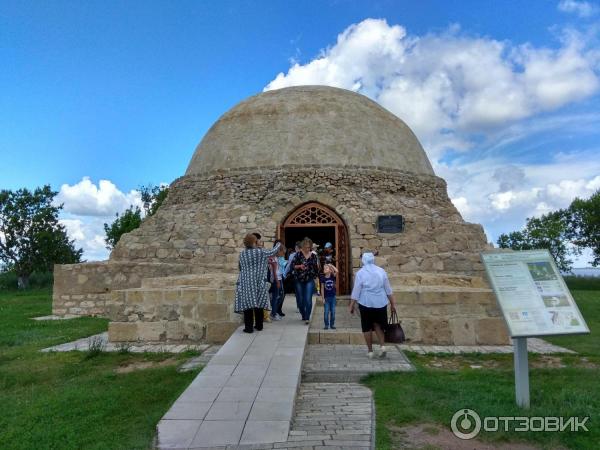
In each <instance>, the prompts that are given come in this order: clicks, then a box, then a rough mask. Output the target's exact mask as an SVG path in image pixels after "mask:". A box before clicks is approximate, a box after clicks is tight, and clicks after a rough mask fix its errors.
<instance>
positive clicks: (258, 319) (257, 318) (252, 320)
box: [244, 308, 263, 332]
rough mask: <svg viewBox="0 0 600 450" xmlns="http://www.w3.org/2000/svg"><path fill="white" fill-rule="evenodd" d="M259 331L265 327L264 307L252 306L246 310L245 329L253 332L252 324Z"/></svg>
mask: <svg viewBox="0 0 600 450" xmlns="http://www.w3.org/2000/svg"><path fill="white" fill-rule="evenodd" d="M253 324H254V328H256V329H257V330H258V331H260V330H262V329H263V309H262V308H251V309H245V310H244V329H245V330H246V331H248V332H252V331H253V330H252V325H253Z"/></svg>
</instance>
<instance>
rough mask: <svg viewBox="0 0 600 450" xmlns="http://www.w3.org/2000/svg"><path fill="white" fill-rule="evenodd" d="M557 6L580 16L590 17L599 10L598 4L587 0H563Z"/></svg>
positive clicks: (561, 9)
mask: <svg viewBox="0 0 600 450" xmlns="http://www.w3.org/2000/svg"><path fill="white" fill-rule="evenodd" d="M557 7H558V10H559V11H562V12H565V13H573V14H577V15H578V16H579V17H590V16H593V15H594V14H596V13H597V12H598V6H596V5H594V4H592V3H590V2H586V1H577V0H561V1H560V2H559V3H558V6H557Z"/></svg>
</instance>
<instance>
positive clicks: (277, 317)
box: [271, 314, 281, 320]
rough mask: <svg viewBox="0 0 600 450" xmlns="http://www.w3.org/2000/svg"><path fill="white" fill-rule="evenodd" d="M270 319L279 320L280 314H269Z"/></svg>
mask: <svg viewBox="0 0 600 450" xmlns="http://www.w3.org/2000/svg"><path fill="white" fill-rule="evenodd" d="M271 319H273V320H281V316H280V315H279V314H275V315H274V316H271Z"/></svg>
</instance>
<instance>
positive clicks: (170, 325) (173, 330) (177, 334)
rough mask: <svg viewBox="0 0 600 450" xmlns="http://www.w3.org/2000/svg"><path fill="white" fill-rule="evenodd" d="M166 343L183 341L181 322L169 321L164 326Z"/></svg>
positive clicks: (183, 329) (183, 330)
mask: <svg viewBox="0 0 600 450" xmlns="http://www.w3.org/2000/svg"><path fill="white" fill-rule="evenodd" d="M165 328H166V332H167V341H181V340H183V339H185V337H184V336H185V334H186V333H185V328H184V324H183V322H180V321H171V322H167V323H166V325H165Z"/></svg>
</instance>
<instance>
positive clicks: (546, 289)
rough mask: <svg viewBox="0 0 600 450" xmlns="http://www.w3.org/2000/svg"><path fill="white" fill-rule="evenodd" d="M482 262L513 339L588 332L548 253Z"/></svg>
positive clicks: (502, 255)
mask: <svg viewBox="0 0 600 450" xmlns="http://www.w3.org/2000/svg"><path fill="white" fill-rule="evenodd" d="M481 259H482V260H483V263H484V265H485V268H486V271H487V274H488V278H489V280H490V284H491V285H492V288H493V289H494V292H495V293H496V297H497V299H498V303H499V304H500V308H501V310H502V313H503V315H504V319H505V320H506V324H507V325H508V329H509V331H510V335H511V336H512V337H529V336H545V335H553V334H580V333H589V332H590V330H589V328H588V327H587V325H586V323H585V320H584V319H583V316H582V315H581V312H580V311H579V308H577V305H576V304H575V300H574V299H573V297H572V296H571V292H569V289H568V288H567V285H566V284H565V282H564V280H563V278H562V276H561V275H560V272H559V271H558V268H557V267H556V264H555V262H554V259H553V258H552V256H551V255H550V253H549V252H548V250H521V251H513V252H494V253H482V254H481Z"/></svg>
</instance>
